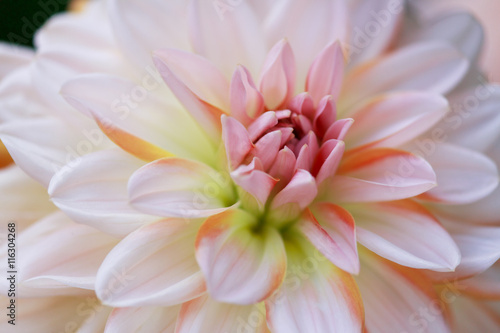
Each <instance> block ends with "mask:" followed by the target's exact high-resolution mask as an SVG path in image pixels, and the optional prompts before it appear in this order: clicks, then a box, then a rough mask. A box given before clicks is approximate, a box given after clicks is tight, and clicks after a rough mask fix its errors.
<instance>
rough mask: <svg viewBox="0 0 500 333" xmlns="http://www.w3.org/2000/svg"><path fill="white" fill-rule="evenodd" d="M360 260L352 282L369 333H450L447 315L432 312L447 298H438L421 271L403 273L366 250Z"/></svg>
mask: <svg viewBox="0 0 500 333" xmlns="http://www.w3.org/2000/svg"><path fill="white" fill-rule="evenodd" d="M360 258H361V271H360V274H359V276H357V277H355V279H356V282H357V283H358V286H359V290H360V291H361V294H362V295H363V303H364V305H365V313H366V328H367V329H368V330H369V332H373V333H385V332H389V331H391V332H392V331H394V332H418V331H420V330H422V331H423V330H425V331H427V332H450V328H449V323H448V322H447V318H446V317H447V316H446V312H444V311H439V312H437V311H434V310H435V309H436V307H437V306H444V305H445V304H443V303H441V302H444V301H446V300H447V299H448V298H445V297H443V294H441V297H439V296H438V294H437V292H436V291H435V289H434V288H433V285H432V282H431V281H429V280H428V279H426V277H425V276H424V275H423V274H422V272H421V271H416V270H408V269H404V268H403V267H401V266H398V265H395V264H394V263H391V262H390V261H387V260H384V259H383V258H380V257H378V256H376V255H374V254H373V253H371V252H369V251H366V250H364V251H362V252H361V250H360ZM382 295H383V296H382ZM445 295H446V296H448V293H447V294H445ZM439 309H440V310H441V309H442V308H441V307H439ZM430 313H432V315H430Z"/></svg>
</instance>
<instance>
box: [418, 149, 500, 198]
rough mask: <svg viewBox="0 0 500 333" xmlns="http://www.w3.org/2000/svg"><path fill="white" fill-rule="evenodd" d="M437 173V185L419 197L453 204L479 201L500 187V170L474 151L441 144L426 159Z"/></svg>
mask: <svg viewBox="0 0 500 333" xmlns="http://www.w3.org/2000/svg"><path fill="white" fill-rule="evenodd" d="M426 159H427V161H429V163H430V164H431V165H432V168H433V169H434V171H435V172H436V177H437V183H438V186H437V187H435V188H433V189H431V190H429V191H428V192H426V193H424V194H422V195H421V196H420V197H419V198H420V199H423V200H427V201H434V202H438V203H451V204H468V203H471V202H475V201H478V200H479V199H482V198H484V197H486V196H488V195H489V194H490V193H492V192H493V191H494V190H495V189H496V188H497V186H498V181H499V176H498V168H497V166H496V164H495V162H494V161H492V160H491V159H490V158H488V157H487V156H485V155H483V154H481V153H479V152H477V151H473V150H469V149H466V148H462V147H459V146H455V145H451V144H446V143H440V144H435V145H434V149H433V152H432V153H431V154H429V155H428V156H426Z"/></svg>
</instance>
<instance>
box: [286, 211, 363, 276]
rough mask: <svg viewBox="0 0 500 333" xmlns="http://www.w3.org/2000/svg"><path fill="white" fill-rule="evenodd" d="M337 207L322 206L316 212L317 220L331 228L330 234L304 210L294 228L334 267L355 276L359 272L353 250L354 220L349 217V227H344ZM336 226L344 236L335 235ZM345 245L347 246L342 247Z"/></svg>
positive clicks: (354, 245)
mask: <svg viewBox="0 0 500 333" xmlns="http://www.w3.org/2000/svg"><path fill="white" fill-rule="evenodd" d="M327 205H329V204H327ZM315 207H316V206H315ZM337 207H338V206H334V205H330V206H329V207H325V206H322V207H320V208H317V210H316V211H318V213H319V214H320V215H319V217H318V218H320V219H321V220H322V221H323V222H324V223H327V225H330V226H332V227H330V228H329V229H330V230H331V231H333V232H332V233H329V232H327V231H326V229H324V228H322V226H321V225H320V223H319V220H316V218H315V216H313V214H312V213H311V211H309V210H306V211H305V212H304V214H302V216H301V218H300V219H299V221H298V222H297V224H296V225H295V227H296V228H297V230H298V231H299V232H300V233H302V234H303V235H304V237H305V238H307V239H308V240H309V241H310V242H311V243H312V244H313V245H314V246H315V247H316V248H317V249H318V250H319V251H320V252H321V253H322V254H323V255H324V256H325V257H326V258H327V259H328V260H330V261H331V262H332V263H333V264H334V265H335V266H337V267H338V268H340V269H343V270H345V271H346V272H348V273H351V274H357V273H358V272H359V260H358V255H357V251H356V250H355V249H356V236H355V232H354V220H353V219H352V217H351V219H350V220H349V222H348V223H350V225H345V224H344V223H345V222H344V220H340V219H339V214H338V212H337V211H336V210H335V209H336V208H337ZM338 208H340V207H338ZM340 209H341V208H340ZM347 214H349V213H347ZM349 216H350V215H349ZM329 218H333V220H328V219H329ZM339 221H340V223H339ZM336 225H339V226H340V228H343V229H344V230H345V231H347V232H346V234H345V235H342V234H335V231H334V230H335V227H336ZM344 230H342V231H344ZM332 236H333V237H332ZM344 237H345V238H346V239H344ZM336 240H341V243H338V242H337V241H336ZM346 240H347V241H346ZM345 245H347V246H346V247H343V246H345Z"/></svg>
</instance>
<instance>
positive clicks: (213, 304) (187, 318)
mask: <svg viewBox="0 0 500 333" xmlns="http://www.w3.org/2000/svg"><path fill="white" fill-rule="evenodd" d="M265 318H266V310H265V308H264V304H262V303H258V304H255V305H234V304H227V303H219V302H217V301H214V300H213V299H211V298H210V296H208V295H204V296H202V297H199V298H197V299H194V300H192V301H190V302H187V303H184V304H183V305H182V308H181V311H180V313H179V319H178V321H177V325H176V328H175V332H176V333H205V332H221V333H222V332H223V333H225V332H228V333H229V332H244V333H269V330H268V329H267V325H266V320H265Z"/></svg>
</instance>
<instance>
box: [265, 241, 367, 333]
mask: <svg viewBox="0 0 500 333" xmlns="http://www.w3.org/2000/svg"><path fill="white" fill-rule="evenodd" d="M287 254H288V258H289V260H290V267H299V268H300V267H304V266H305V265H307V267H310V266H313V267H315V268H314V269H313V270H310V269H309V270H307V274H305V273H304V272H303V271H302V270H299V272H300V275H297V274H294V273H293V271H288V275H287V279H286V280H285V283H284V284H283V286H282V287H281V288H280V290H279V291H278V292H277V293H276V294H274V295H273V296H272V297H271V298H269V299H268V300H266V302H265V303H266V310H267V311H266V314H267V324H268V326H269V328H270V330H271V331H272V332H275V333H290V332H294V333H295V332H297V333H298V332H308V333H323V332H339V333H340V332H353V333H354V332H358V333H360V332H362V331H363V322H364V313H363V303H362V300H361V295H360V294H359V291H358V288H357V286H356V283H355V282H354V280H353V278H352V277H351V275H350V274H348V273H346V272H344V271H342V270H340V269H338V268H337V267H335V266H334V265H333V264H331V263H330V262H329V261H327V260H326V258H324V257H323V256H321V255H319V256H318V253H317V252H315V251H314V249H313V248H312V246H311V245H308V246H307V245H305V244H304V245H303V246H301V248H299V247H298V246H297V245H295V244H292V245H290V244H289V243H287ZM305 263H307V264H305Z"/></svg>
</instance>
